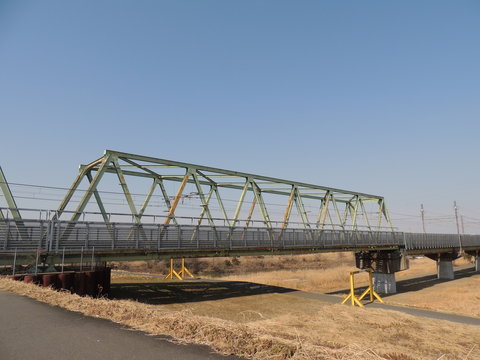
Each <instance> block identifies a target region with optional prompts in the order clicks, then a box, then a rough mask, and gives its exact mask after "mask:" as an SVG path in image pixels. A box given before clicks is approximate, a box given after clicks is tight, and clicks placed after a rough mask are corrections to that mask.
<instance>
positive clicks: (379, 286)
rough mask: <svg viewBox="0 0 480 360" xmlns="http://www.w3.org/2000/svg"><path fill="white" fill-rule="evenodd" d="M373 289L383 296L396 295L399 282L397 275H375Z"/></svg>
mask: <svg viewBox="0 0 480 360" xmlns="http://www.w3.org/2000/svg"><path fill="white" fill-rule="evenodd" d="M373 289H374V290H375V291H376V292H378V293H382V294H395V293H396V292H397V282H396V280H395V273H393V274H383V273H376V272H374V273H373Z"/></svg>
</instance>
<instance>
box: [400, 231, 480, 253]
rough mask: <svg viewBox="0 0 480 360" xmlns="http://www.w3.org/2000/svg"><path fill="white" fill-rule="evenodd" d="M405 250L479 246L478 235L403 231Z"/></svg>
mask: <svg viewBox="0 0 480 360" xmlns="http://www.w3.org/2000/svg"><path fill="white" fill-rule="evenodd" d="M404 236H405V248H406V249H407V250H424V249H445V248H460V247H480V235H465V234H462V235H458V234H430V233H427V234H423V233H404Z"/></svg>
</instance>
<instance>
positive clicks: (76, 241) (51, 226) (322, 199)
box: [0, 150, 480, 265]
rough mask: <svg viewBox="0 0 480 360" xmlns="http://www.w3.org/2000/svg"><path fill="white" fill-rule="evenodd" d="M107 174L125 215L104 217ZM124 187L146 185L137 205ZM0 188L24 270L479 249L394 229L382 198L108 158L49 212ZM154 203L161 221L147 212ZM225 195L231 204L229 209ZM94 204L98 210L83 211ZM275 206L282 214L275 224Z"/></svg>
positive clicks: (8, 257)
mask: <svg viewBox="0 0 480 360" xmlns="http://www.w3.org/2000/svg"><path fill="white" fill-rule="evenodd" d="M108 176H110V184H111V183H112V177H113V180H114V181H115V183H116V184H118V186H119V187H120V193H121V194H122V196H123V198H124V200H125V203H126V205H127V208H128V210H129V213H128V214H127V215H126V217H125V214H123V215H122V214H119V213H115V212H112V211H109V210H107V208H106V205H107V202H104V201H103V199H102V197H103V195H104V194H105V193H107V192H106V191H103V190H102V189H101V185H102V184H104V183H105V184H107V185H108V181H109V180H108V179H107V177H108ZM127 179H129V181H127ZM130 179H136V180H138V179H142V180H144V181H145V180H146V181H148V182H149V184H148V189H147V191H144V192H143V194H144V198H143V200H142V202H141V205H139V204H138V201H137V200H136V198H138V196H139V195H138V194H136V193H134V192H132V191H131V189H130V185H129V184H130ZM81 184H86V189H83V190H81V189H80V186H81ZM172 184H176V186H175V191H174V193H169V192H168V189H171V188H172V186H174V185H172ZM109 188H110V187H109ZM0 190H1V193H0V194H3V197H4V199H5V201H6V205H7V206H6V207H5V208H0V264H3V265H11V264H12V259H13V257H15V261H16V262H17V264H19V263H29V262H30V263H31V262H32V256H35V255H34V254H37V258H38V254H41V256H42V257H43V258H44V259H47V258H48V259H49V260H48V261H49V262H50V263H54V262H57V263H58V262H59V259H60V257H61V258H62V261H63V260H65V259H69V260H70V261H77V260H78V259H79V257H81V258H83V256H84V254H87V253H88V254H92V258H95V261H110V260H132V259H157V258H168V257H177V256H184V257H189V256H190V257H197V256H222V255H224V256H234V255H249V254H250V255H251V254H273V253H277V254H281V253H309V252H320V251H347V250H350V251H357V252H359V251H384V250H385V251H394V250H402V251H404V252H406V253H410V254H429V253H431V254H437V253H438V254H440V253H455V254H458V253H460V252H462V251H465V252H469V253H471V254H474V255H476V256H478V253H479V250H480V235H456V234H417V233H404V232H398V231H395V229H394V227H393V225H392V222H391V220H390V217H389V214H388V211H387V207H386V204H385V200H384V198H383V197H381V196H377V195H370V194H365V193H359V192H354V191H348V190H341V189H335V188H330V187H324V186H318V185H312V184H307V183H301V182H295V181H289V180H283V179H277V178H272V177H267V176H261V175H254V174H249V173H243V172H238V171H230V170H224V169H218V168H212V167H207V166H201V165H195V164H188V163H183V162H176V161H170V160H165V159H158V158H152V157H146V156H140V155H134V154H127V153H122V152H117V151H111V150H106V151H105V153H104V155H103V156H102V157H101V158H99V159H97V160H95V161H93V162H90V163H89V164H87V165H81V166H80V171H79V174H78V176H77V177H76V179H75V180H74V182H73V184H72V186H71V187H70V188H69V190H68V191H67V194H66V195H65V197H64V199H63V200H62V201H61V203H60V205H59V207H58V209H57V210H55V211H52V212H43V213H40V215H38V214H37V216H36V217H33V216H29V217H22V216H21V214H20V213H21V212H22V213H26V212H28V211H27V209H18V207H17V205H16V203H15V200H14V197H13V195H12V192H11V190H10V188H9V186H8V183H7V181H6V179H5V176H4V175H3V173H2V172H1V169H0ZM156 192H158V193H159V195H156V194H155V193H156ZM74 196H80V198H79V200H78V202H74V201H73V198H74ZM154 197H158V198H160V199H161V201H162V206H163V207H164V208H165V213H164V212H161V213H159V214H154V212H155V209H153V208H152V207H149V204H150V203H151V202H152V198H154ZM227 197H236V199H237V200H235V205H234V208H233V209H231V210H230V209H229V208H228V206H226V205H225V201H224V199H227ZM185 199H189V201H191V203H190V207H189V209H188V212H189V213H188V214H186V213H185V209H182V202H183V201H184V200H185ZM230 201H231V200H230ZM92 203H93V204H96V206H97V207H98V211H97V212H92V211H87V206H88V205H91V204H92ZM74 204H76V206H75V205H74ZM281 204H283V205H281ZM279 206H282V207H283V209H282V212H281V213H282V215H281V216H280V217H278V216H277V217H275V216H272V214H273V213H274V212H275V211H274V208H275V207H277V208H278V207H279ZM312 209H313V210H312ZM87 218H90V219H87Z"/></svg>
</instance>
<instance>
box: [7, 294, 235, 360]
mask: <svg viewBox="0 0 480 360" xmlns="http://www.w3.org/2000/svg"><path fill="white" fill-rule="evenodd" d="M0 324H1V326H0V359H9V360H24V359H36V360H52V359H69V360H77V359H78V360H84V359H89V360H105V359H115V360H124V359H125V360H136V359H139V360H140V359H141V360H150V359H151V360H153V359H155V360H164V359H165V360H176V359H178V360H207V359H208V360H214V359H215V360H226V359H229V360H233V359H239V358H237V357H233V356H229V357H224V356H221V355H218V354H215V353H213V352H212V350H211V349H209V348H208V347H205V346H196V345H177V344H173V343H170V342H168V341H166V340H164V339H161V338H159V337H154V336H147V335H146V334H144V333H142V332H139V331H132V330H130V329H127V328H123V327H122V326H120V325H118V324H115V323H112V322H110V321H108V320H102V319H95V318H90V317H86V316H83V315H81V314H79V313H75V312H70V311H67V310H63V309H61V308H58V307H52V306H50V305H47V304H44V303H41V302H37V301H35V300H33V299H29V298H27V297H23V296H19V295H15V294H11V293H7V292H4V291H0Z"/></svg>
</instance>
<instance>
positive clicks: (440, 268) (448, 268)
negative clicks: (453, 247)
mask: <svg viewBox="0 0 480 360" xmlns="http://www.w3.org/2000/svg"><path fill="white" fill-rule="evenodd" d="M437 278H438V279H447V280H453V279H454V278H455V276H454V273H453V261H452V260H442V259H439V260H437Z"/></svg>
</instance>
